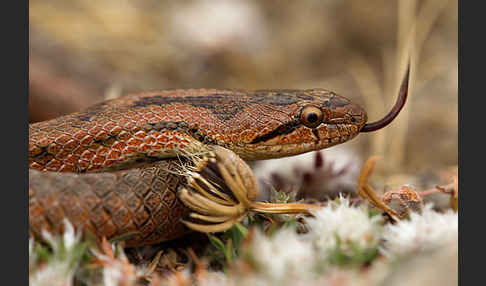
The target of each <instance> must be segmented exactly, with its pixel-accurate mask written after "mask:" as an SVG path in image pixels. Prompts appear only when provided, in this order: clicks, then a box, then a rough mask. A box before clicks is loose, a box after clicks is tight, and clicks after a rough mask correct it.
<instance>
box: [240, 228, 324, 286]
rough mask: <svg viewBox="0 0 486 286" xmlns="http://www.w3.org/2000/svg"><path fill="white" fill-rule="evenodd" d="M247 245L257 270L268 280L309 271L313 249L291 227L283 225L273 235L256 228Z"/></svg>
mask: <svg viewBox="0 0 486 286" xmlns="http://www.w3.org/2000/svg"><path fill="white" fill-rule="evenodd" d="M250 249H251V254H252V255H253V258H254V259H255V262H256V263H257V265H258V268H259V269H258V270H259V271H260V274H261V275H262V276H264V277H267V278H268V280H269V281H273V282H275V283H277V282H279V281H283V280H285V279H288V278H291V277H300V276H303V277H306V276H309V275H312V272H311V271H312V269H313V265H314V262H315V257H314V249H313V247H312V245H311V244H310V243H305V242H304V241H302V239H301V238H300V237H299V235H298V234H297V233H296V232H295V230H294V229H291V228H287V229H282V230H280V231H278V232H277V233H275V234H274V235H273V236H272V237H267V236H265V235H263V234H261V233H260V232H257V233H256V234H255V238H254V239H253V240H252V245H251V248H250Z"/></svg>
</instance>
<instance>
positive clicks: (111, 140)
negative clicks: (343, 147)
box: [29, 77, 408, 246]
mask: <svg viewBox="0 0 486 286" xmlns="http://www.w3.org/2000/svg"><path fill="white" fill-rule="evenodd" d="M404 83H405V82H404ZM407 85H408V77H407V84H406V85H403V86H405V92H404V93H403V92H402V93H403V94H404V95H402V94H401V96H400V98H401V100H402V101H403V102H401V103H400V104H401V105H402V106H403V103H404V101H405V97H406V86H407ZM403 86H402V89H403ZM397 104H398V103H397ZM400 108H401V107H400ZM400 108H398V111H399V109H400ZM395 111H396V110H395ZM398 111H396V114H398ZM396 114H395V115H394V116H396ZM394 116H392V117H394ZM392 119H393V118H391V119H389V118H388V119H387V120H388V122H381V123H382V125H383V126H384V125H386V124H388V123H389V121H391V120H392ZM366 121H367V117H366V112H365V111H364V110H363V109H362V108H361V107H359V106H358V105H356V104H354V103H352V102H350V101H349V100H348V99H346V98H344V97H341V96H338V95H336V94H335V93H333V92H330V91H327V90H323V89H309V90H262V91H243V90H216V89H190V90H177V89H175V90H164V91H153V92H147V93H140V94H133V95H127V96H122V97H120V98H117V99H114V100H111V101H106V102H104V103H101V104H98V105H95V106H93V107H92V108H89V109H88V110H86V111H83V112H78V113H74V114H70V115H66V116H62V117H59V118H56V119H53V120H49V121H45V122H38V123H33V124H31V125H30V126H29V166H30V170H29V179H30V182H29V225H30V233H31V235H33V236H34V237H40V236H41V231H42V229H46V230H47V231H54V232H56V231H61V230H62V223H61V222H62V220H63V219H64V218H67V219H69V221H70V222H71V223H72V224H73V225H74V226H75V227H76V228H79V229H83V230H87V231H90V232H92V233H94V234H96V235H97V236H98V237H101V236H106V237H107V238H111V237H115V236H119V235H123V234H125V233H132V232H133V233H136V235H135V236H134V237H132V238H130V240H128V241H127V246H137V245H143V244H153V243H157V242H161V241H165V240H169V239H173V238H176V237H178V236H181V235H183V234H185V233H186V232H187V231H188V229H187V228H186V227H185V226H184V225H183V224H181V223H180V220H181V218H183V217H184V216H185V215H187V213H188V212H189V210H188V208H187V207H186V206H184V204H183V203H182V202H181V201H180V200H179V199H178V197H177V190H178V188H179V187H180V186H184V185H186V184H187V181H186V179H185V178H184V177H183V176H181V175H178V174H177V172H176V170H177V167H178V166H179V163H180V158H178V155H181V154H194V153H197V152H200V150H203V149H205V148H206V149H207V147H208V146H214V145H216V146H221V147H224V148H226V149H229V150H231V151H233V152H234V153H236V154H237V155H238V156H240V157H241V158H243V159H245V160H260V159H269V158H279V157H284V156H290V155H296V154H300V153H304V152H308V151H313V150H319V149H323V148H327V147H330V146H333V145H336V144H340V143H343V142H346V141H348V140H350V139H352V138H354V137H355V136H356V135H357V134H358V133H359V132H364V131H372V130H375V129H376V126H375V127H371V129H370V130H366V129H367V128H368V127H369V126H371V125H372V124H366ZM374 124H376V123H374ZM381 127H382V126H380V128H381Z"/></svg>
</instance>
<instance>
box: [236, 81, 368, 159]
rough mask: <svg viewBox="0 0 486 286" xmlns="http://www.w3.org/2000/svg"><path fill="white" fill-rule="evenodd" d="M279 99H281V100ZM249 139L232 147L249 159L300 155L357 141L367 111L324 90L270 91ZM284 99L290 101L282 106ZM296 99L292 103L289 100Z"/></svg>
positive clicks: (259, 110) (241, 139)
mask: <svg viewBox="0 0 486 286" xmlns="http://www.w3.org/2000/svg"><path fill="white" fill-rule="evenodd" d="M277 96H279V97H280V98H279V99H278V98H277ZM267 98H268V100H266V102H265V103H264V104H261V105H260V106H259V108H258V110H256V111H253V114H256V112H258V118H257V120H255V121H254V122H253V125H252V128H251V130H257V131H258V132H251V133H250V132H248V131H247V132H246V133H247V134H249V135H250V136H247V138H240V140H239V142H246V145H244V146H243V148H239V147H238V146H232V147H230V148H231V149H233V150H235V149H236V150H235V151H236V152H237V153H238V154H239V155H240V156H242V157H243V158H245V159H247V160H251V159H262V158H265V159H269V158H277V157H283V156H291V155H297V154H301V153H305V152H309V151H314V150H320V149H324V148H327V147H330V146H333V145H336V144H340V143H343V142H346V141H348V140H350V139H352V138H354V137H355V136H356V135H357V134H358V133H359V131H360V130H361V128H362V127H363V126H364V125H365V123H366V120H367V115H366V111H365V110H364V109H363V108H362V107H360V106H359V105H357V104H355V103H353V102H351V101H350V100H349V99H347V98H345V97H342V96H339V95H337V94H335V93H334V92H331V91H328V90H325V89H308V90H278V91H269V94H268V95H267ZM283 98H286V100H287V101H288V102H287V103H286V104H284V103H282V100H283ZM291 100H293V102H292V103H290V101H291Z"/></svg>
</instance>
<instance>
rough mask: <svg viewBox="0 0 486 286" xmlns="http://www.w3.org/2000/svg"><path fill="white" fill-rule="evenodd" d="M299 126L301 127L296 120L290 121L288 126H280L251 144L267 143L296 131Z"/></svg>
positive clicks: (258, 137)
mask: <svg viewBox="0 0 486 286" xmlns="http://www.w3.org/2000/svg"><path fill="white" fill-rule="evenodd" d="M299 125H300V122H299V121H295V120H293V121H290V122H288V123H286V124H283V125H280V126H279V127H277V128H276V129H274V130H272V131H270V132H268V133H267V134H264V135H261V136H257V137H255V138H254V139H253V140H252V141H251V142H250V144H257V143H260V142H265V141H268V140H270V139H272V138H275V137H277V136H280V135H284V134H289V133H290V132H292V131H294V130H295V128H297V126H299Z"/></svg>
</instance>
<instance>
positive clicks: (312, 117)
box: [307, 113, 318, 123]
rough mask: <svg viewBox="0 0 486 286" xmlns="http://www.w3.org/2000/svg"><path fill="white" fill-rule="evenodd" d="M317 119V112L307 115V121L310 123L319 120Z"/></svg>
mask: <svg viewBox="0 0 486 286" xmlns="http://www.w3.org/2000/svg"><path fill="white" fill-rule="evenodd" d="M317 119H318V116H317V114H315V113H311V114H309V115H307V121H308V122H309V123H314V122H316V121H317Z"/></svg>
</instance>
